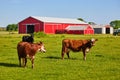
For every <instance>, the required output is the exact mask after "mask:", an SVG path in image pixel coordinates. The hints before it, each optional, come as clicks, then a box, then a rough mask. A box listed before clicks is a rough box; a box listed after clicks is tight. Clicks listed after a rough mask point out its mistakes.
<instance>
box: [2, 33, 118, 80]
mask: <svg viewBox="0 0 120 80" xmlns="http://www.w3.org/2000/svg"><path fill="white" fill-rule="evenodd" d="M22 36H23V35H22V34H21V35H20V34H17V33H15V34H9V32H0V80H119V79H120V37H119V36H112V35H65V34H61V35H60V34H59V35H58V34H56V35H47V36H45V37H41V38H37V37H35V42H38V41H43V42H44V44H45V47H46V50H47V52H46V53H45V54H42V53H39V52H38V53H37V54H36V56H35V67H34V69H32V68H31V62H30V60H28V63H27V67H26V68H23V67H19V65H18V56H17V51H16V46H17V43H18V42H19V41H21V38H22ZM64 38H70V39H89V38H97V39H98V41H97V42H96V45H95V46H94V47H93V48H92V49H91V51H90V52H89V53H88V54H87V60H86V61H84V60H83V54H82V52H79V53H73V52H70V57H71V59H67V56H66V55H65V59H64V60H61V41H62V39H64Z"/></svg>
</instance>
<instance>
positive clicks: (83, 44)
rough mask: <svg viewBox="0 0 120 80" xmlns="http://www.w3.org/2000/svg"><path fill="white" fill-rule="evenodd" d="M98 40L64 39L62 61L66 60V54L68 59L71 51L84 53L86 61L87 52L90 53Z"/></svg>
mask: <svg viewBox="0 0 120 80" xmlns="http://www.w3.org/2000/svg"><path fill="white" fill-rule="evenodd" d="M96 41H97V39H91V40H71V39H64V40H62V53H61V55H62V59H64V54H65V53H66V54H67V56H68V58H69V57H70V56H69V52H70V50H72V51H73V52H79V51H82V52H83V56H84V57H83V59H84V60H86V52H89V50H90V48H91V47H92V46H93V45H95V42H96Z"/></svg>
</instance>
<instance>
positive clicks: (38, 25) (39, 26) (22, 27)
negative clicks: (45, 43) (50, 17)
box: [18, 17, 43, 33]
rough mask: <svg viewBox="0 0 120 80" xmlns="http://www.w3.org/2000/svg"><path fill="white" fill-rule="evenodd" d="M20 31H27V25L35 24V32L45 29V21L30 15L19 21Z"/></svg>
mask: <svg viewBox="0 0 120 80" xmlns="http://www.w3.org/2000/svg"><path fill="white" fill-rule="evenodd" d="M18 25H19V33H27V28H26V26H27V25H34V32H39V31H43V22H41V21H38V20H36V19H34V18H32V17H29V18H27V19H25V20H23V21H21V22H19V23H18Z"/></svg>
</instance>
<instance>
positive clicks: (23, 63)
mask: <svg viewBox="0 0 120 80" xmlns="http://www.w3.org/2000/svg"><path fill="white" fill-rule="evenodd" d="M22 60H23V67H25V58H22Z"/></svg>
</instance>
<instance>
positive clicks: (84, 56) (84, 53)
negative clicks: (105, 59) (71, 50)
mask: <svg viewBox="0 0 120 80" xmlns="http://www.w3.org/2000/svg"><path fill="white" fill-rule="evenodd" d="M83 60H86V52H85V50H83Z"/></svg>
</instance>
